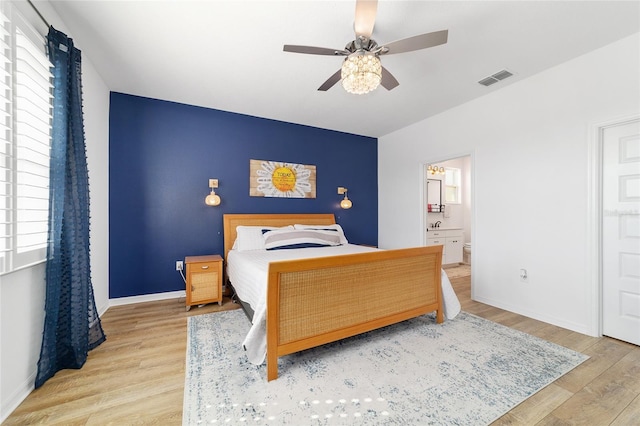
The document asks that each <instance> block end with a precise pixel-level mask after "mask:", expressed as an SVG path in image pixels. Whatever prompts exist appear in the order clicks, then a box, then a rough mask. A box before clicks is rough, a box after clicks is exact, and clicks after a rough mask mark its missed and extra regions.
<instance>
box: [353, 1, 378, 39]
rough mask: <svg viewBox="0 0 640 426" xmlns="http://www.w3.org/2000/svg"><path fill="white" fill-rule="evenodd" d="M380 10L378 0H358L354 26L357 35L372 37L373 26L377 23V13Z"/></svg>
mask: <svg viewBox="0 0 640 426" xmlns="http://www.w3.org/2000/svg"><path fill="white" fill-rule="evenodd" d="M377 11H378V0H373V1H372V0H357V1H356V19H355V22H354V23H353V28H354V29H355V31H356V35H357V36H362V37H366V38H368V39H369V38H371V34H372V33H373V26H374V24H375V23H376V13H377Z"/></svg>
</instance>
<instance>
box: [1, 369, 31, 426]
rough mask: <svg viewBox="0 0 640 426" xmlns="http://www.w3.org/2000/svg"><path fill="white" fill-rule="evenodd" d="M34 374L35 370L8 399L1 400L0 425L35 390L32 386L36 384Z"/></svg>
mask: <svg viewBox="0 0 640 426" xmlns="http://www.w3.org/2000/svg"><path fill="white" fill-rule="evenodd" d="M36 374H37V370H36V371H34V372H33V373H31V374H30V375H29V378H28V379H27V380H25V381H24V382H23V383H22V384H21V385H20V386H18V388H17V389H16V390H14V391H13V393H12V394H11V395H10V396H9V398H7V399H4V398H3V401H2V407H0V423H2V422H4V421H5V420H6V419H7V417H9V415H10V414H11V413H13V412H14V411H15V409H16V408H18V406H19V405H20V404H22V401H24V400H25V399H26V398H27V397H28V396H29V394H30V393H31V392H33V389H34V388H35V385H34V384H35V382H36Z"/></svg>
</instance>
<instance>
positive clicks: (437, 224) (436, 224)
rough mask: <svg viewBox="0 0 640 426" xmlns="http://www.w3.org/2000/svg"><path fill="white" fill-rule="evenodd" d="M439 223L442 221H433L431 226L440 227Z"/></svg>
mask: <svg viewBox="0 0 640 426" xmlns="http://www.w3.org/2000/svg"><path fill="white" fill-rule="evenodd" d="M441 223H442V222H440V221H437V222H436V223H434V224H433V227H434V228H440V224H441Z"/></svg>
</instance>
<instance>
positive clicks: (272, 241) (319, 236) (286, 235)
mask: <svg viewBox="0 0 640 426" xmlns="http://www.w3.org/2000/svg"><path fill="white" fill-rule="evenodd" d="M264 243H265V244H264V245H265V248H266V249H267V250H281V249H300V248H310V247H330V246H339V245H340V235H339V234H338V232H336V231H335V230H333V229H324V230H315V229H285V230H280V229H276V230H273V231H267V232H265V233H264Z"/></svg>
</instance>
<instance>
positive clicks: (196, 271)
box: [184, 254, 222, 311]
mask: <svg viewBox="0 0 640 426" xmlns="http://www.w3.org/2000/svg"><path fill="white" fill-rule="evenodd" d="M184 263H186V264H187V288H186V290H187V311H188V310H189V309H191V306H192V305H204V304H207V303H213V302H218V304H219V305H222V257H220V256H219V255H217V254H216V255H212V256H187V257H185V258H184Z"/></svg>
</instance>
